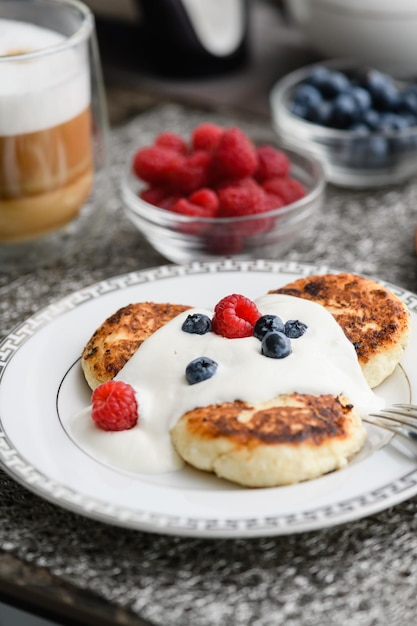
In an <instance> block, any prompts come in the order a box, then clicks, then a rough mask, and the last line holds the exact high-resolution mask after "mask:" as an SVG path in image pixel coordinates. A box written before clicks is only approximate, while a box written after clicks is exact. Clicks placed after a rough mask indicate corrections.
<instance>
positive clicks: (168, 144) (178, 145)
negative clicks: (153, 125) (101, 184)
mask: <svg viewBox="0 0 417 626" xmlns="http://www.w3.org/2000/svg"><path fill="white" fill-rule="evenodd" d="M154 145H155V146H159V147H160V148H169V149H170V150H174V152H179V153H180V154H184V155H185V154H187V144H186V142H185V141H184V139H183V138H182V137H181V135H178V134H177V133H172V132H170V131H169V130H167V131H165V132H163V133H160V134H159V135H158V136H157V137H156V139H155V141H154Z"/></svg>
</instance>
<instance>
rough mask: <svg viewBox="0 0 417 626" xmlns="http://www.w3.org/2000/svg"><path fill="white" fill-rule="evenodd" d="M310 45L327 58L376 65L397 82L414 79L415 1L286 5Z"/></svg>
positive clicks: (313, 0)
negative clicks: (399, 78)
mask: <svg viewBox="0 0 417 626" xmlns="http://www.w3.org/2000/svg"><path fill="white" fill-rule="evenodd" d="M286 4H287V9H288V12H289V13H290V15H291V16H292V18H293V20H294V21H295V22H296V24H297V25H298V27H299V28H300V30H301V31H302V32H303V34H304V35H305V36H306V38H307V40H308V41H309V42H310V44H311V45H312V46H313V47H314V48H315V49H316V50H318V51H319V52H321V53H323V54H324V55H326V56H328V57H345V58H351V59H356V60H358V61H360V62H362V63H367V64H371V65H373V66H375V67H377V68H378V69H382V70H385V71H389V72H390V73H391V74H394V75H398V76H407V75H411V74H414V73H415V69H416V62H417V61H416V60H417V36H416V33H417V2H416V1H415V0H395V2H392V0H389V1H388V0H348V1H346V0H287V3H286Z"/></svg>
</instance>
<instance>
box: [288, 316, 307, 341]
mask: <svg viewBox="0 0 417 626" xmlns="http://www.w3.org/2000/svg"><path fill="white" fill-rule="evenodd" d="M306 330H307V324H304V322H300V320H288V322H285V329H284V332H285V334H286V336H287V337H289V338H290V339H298V337H301V335H304V333H305V332H306Z"/></svg>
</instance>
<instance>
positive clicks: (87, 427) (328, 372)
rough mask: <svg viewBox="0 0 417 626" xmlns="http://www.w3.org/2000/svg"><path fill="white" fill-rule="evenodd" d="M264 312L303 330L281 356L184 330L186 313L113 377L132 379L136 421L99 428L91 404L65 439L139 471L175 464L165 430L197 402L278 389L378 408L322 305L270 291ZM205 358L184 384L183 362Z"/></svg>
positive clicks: (263, 397)
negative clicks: (198, 378)
mask: <svg viewBox="0 0 417 626" xmlns="http://www.w3.org/2000/svg"><path fill="white" fill-rule="evenodd" d="M256 304H257V306H258V309H259V310H260V311H261V313H262V314H263V315H265V314H274V315H279V317H281V319H282V320H283V321H284V322H285V321H287V320H290V319H298V320H300V321H302V322H304V323H305V324H307V327H308V328H307V331H306V332H305V334H304V335H302V336H301V337H299V338H297V339H291V346H292V352H291V354H290V355H289V356H288V357H285V358H283V359H274V358H269V357H266V356H264V355H262V353H261V342H260V341H259V340H258V339H256V338H255V337H246V338H243V339H227V338H225V337H221V336H220V335H216V334H215V333H213V332H210V333H206V334H205V335H195V334H189V333H186V332H184V331H182V330H181V326H182V324H183V322H184V320H185V319H186V317H187V316H188V315H189V314H190V313H205V314H206V315H209V316H210V317H211V316H212V315H213V313H212V311H209V310H205V309H194V310H191V311H190V310H188V311H185V312H184V313H181V314H180V315H178V316H177V317H176V318H175V319H173V320H172V321H171V322H169V323H168V324H166V325H165V326H163V327H162V328H160V329H159V330H158V331H157V332H156V333H154V334H153V335H152V336H151V337H149V338H148V339H147V340H146V341H145V342H144V343H143V344H142V345H141V346H140V348H139V350H138V351H137V352H136V353H135V354H134V355H133V356H132V358H131V359H130V361H128V363H126V365H125V366H124V368H123V369H122V370H121V371H120V372H119V374H118V375H117V376H116V379H118V380H123V381H125V382H127V383H129V384H131V385H132V386H133V387H134V389H135V391H136V395H137V400H138V404H139V421H138V424H137V425H136V426H135V427H134V428H133V429H131V430H127V431H122V432H105V431H101V430H99V429H98V428H97V427H96V426H95V424H94V423H93V421H92V419H91V408H87V409H86V410H85V411H83V412H82V413H81V414H78V415H76V416H75V417H74V419H73V421H72V424H71V431H72V436H73V437H74V439H75V440H76V441H77V442H78V444H79V445H80V446H81V447H82V448H83V449H85V450H86V451H88V452H89V453H90V454H92V455H93V456H95V457H96V458H98V459H100V460H102V461H104V462H106V463H108V464H110V465H111V466H113V467H116V468H119V469H123V470H127V471H131V472H139V473H163V472H168V471H173V470H176V469H179V468H180V467H181V466H182V465H183V462H182V461H181V459H180V458H179V457H178V455H177V454H176V452H175V450H174V448H173V446H172V443H171V439H170V435H169V431H170V429H171V428H172V426H173V425H174V424H175V423H176V421H177V420H178V419H179V418H180V417H181V415H183V414H184V413H185V412H187V411H189V410H191V409H194V408H196V407H198V406H207V405H210V404H215V403H219V402H230V401H233V400H242V401H246V402H262V401H267V400H271V399H272V398H274V397H275V396H277V395H278V394H282V393H293V392H298V393H306V394H314V395H320V394H332V395H339V394H343V395H345V396H347V398H348V399H349V401H350V402H351V403H352V404H353V405H354V406H355V407H356V409H357V410H358V411H359V413H360V414H361V415H366V414H368V413H370V412H374V411H377V410H378V409H380V408H382V407H383V406H384V400H383V399H382V398H380V397H378V396H377V395H376V394H375V393H374V392H373V391H372V390H371V389H370V388H369V385H368V383H367V382H366V380H365V377H364V375H363V373H362V370H361V367H360V365H359V363H358V359H357V356H356V352H355V349H354V347H353V345H352V344H351V343H350V342H349V340H348V339H347V338H346V336H345V334H344V332H343V331H342V329H341V327H340V326H339V324H338V323H337V322H336V320H335V319H334V318H333V316H332V315H331V314H330V313H329V312H328V311H327V310H326V309H325V308H323V307H322V306H321V305H319V304H316V303H314V302H311V301H308V300H303V299H300V298H295V297H293V296H287V295H281V294H270V295H266V296H264V297H262V298H260V299H258V300H257V301H256ZM199 356H206V357H210V358H211V359H213V360H214V361H216V363H218V368H217V371H216V373H215V374H214V376H213V377H212V378H209V379H208V380H205V381H203V382H200V383H197V384H194V385H189V384H188V383H187V381H186V378H185V369H186V366H187V365H188V363H189V362H190V361H192V360H193V359H195V358H197V357H199Z"/></svg>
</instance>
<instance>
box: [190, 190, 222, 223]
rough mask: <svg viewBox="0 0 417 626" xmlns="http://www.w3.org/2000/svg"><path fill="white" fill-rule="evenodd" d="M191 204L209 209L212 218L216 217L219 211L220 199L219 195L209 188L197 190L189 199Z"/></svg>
mask: <svg viewBox="0 0 417 626" xmlns="http://www.w3.org/2000/svg"><path fill="white" fill-rule="evenodd" d="M188 199H189V201H190V202H193V203H194V204H199V205H200V206H201V207H204V208H205V209H207V211H209V212H210V217H215V216H216V215H217V212H218V210H219V198H218V196H217V193H216V192H215V191H213V190H212V189H208V187H202V188H201V189H197V191H194V193H192V194H191V196H190V197H189V198H188Z"/></svg>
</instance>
